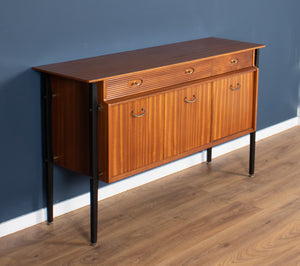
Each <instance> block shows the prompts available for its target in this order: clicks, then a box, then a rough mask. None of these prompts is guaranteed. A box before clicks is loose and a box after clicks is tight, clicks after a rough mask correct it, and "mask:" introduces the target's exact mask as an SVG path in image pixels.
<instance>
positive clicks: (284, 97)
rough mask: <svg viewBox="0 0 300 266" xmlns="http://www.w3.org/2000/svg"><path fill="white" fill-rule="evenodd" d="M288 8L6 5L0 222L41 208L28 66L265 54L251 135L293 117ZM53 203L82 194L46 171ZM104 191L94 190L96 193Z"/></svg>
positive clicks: (288, 4)
mask: <svg viewBox="0 0 300 266" xmlns="http://www.w3.org/2000/svg"><path fill="white" fill-rule="evenodd" d="M299 10H300V2H299V1H298V0H288V1H282V0H263V1H261V0H252V1H240V0H227V1H224V0H205V1H204V0H189V1H182V0H163V1H162V0H150V1H149V0H148V1H141V0H127V1H122V0H109V1H103V0H102V1H101V0H84V1H83V0H51V1H50V0H48V1H47V0H45V1H40V0H27V1H23V0H10V1H2V2H1V8H0V127H1V128H0V151H1V152H0V222H3V221H6V220H9V219H11V218H14V217H17V216H20V215H23V214H26V213H29V212H31V211H35V210H38V209H40V208H41V207H43V206H45V201H44V193H43V186H42V157H41V115H40V113H41V110H40V109H41V108H40V80H39V74H38V73H36V72H34V71H33V70H31V67H32V66H36V65H42V64H48V63H54V62H60V61H65V60H71V59H79V58H84V57H91V56H96V55H103V54H109V53H114V52H120V51H126V50H133V49H138V48H144V47H150V46H156V45H161V44H167V43H173V42H180V41H186V40H192V39H198V38H203V37H208V36H216V37H223V38H229V39H236V40H241V41H249V42H256V43H263V44H266V45H267V47H266V48H264V49H263V50H262V51H261V71H260V91H259V105H258V129H262V128H264V127H267V126H270V125H273V124H276V123H279V122H281V121H284V120H287V119H289V118H292V117H295V116H296V110H297V105H298V86H299V79H300V78H299V76H300V73H299V56H300V55H299V48H300V40H299V39H300V38H299V26H300V19H299V15H298V13H299ZM54 181H55V188H54V190H55V195H54V198H55V202H59V201H62V200H65V199H67V198H71V197H74V196H77V195H80V194H82V193H85V192H87V191H88V189H89V183H88V182H89V181H88V178H86V177H84V176H80V175H78V174H75V173H71V172H69V171H67V170H63V169H60V168H55V180H54ZM101 185H104V184H101Z"/></svg>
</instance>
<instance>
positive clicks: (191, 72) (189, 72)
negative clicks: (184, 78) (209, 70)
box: [184, 67, 195, 74]
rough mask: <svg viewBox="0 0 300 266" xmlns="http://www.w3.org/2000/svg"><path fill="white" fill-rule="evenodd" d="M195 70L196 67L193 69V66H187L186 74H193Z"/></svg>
mask: <svg viewBox="0 0 300 266" xmlns="http://www.w3.org/2000/svg"><path fill="white" fill-rule="evenodd" d="M194 71H195V69H193V68H192V67H191V68H187V69H186V70H185V72H184V73H185V74H193V73H194Z"/></svg>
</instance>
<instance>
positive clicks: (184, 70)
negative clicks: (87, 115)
mask: <svg viewBox="0 0 300 266" xmlns="http://www.w3.org/2000/svg"><path fill="white" fill-rule="evenodd" d="M252 65H253V51H245V52H239V53H233V54H228V55H223V56H220V57H216V58H211V59H205V60H197V61H191V62H189V63H184V64H179V65H173V66H168V67H163V68H156V69H151V70H146V71H140V72H137V73H134V74H128V75H123V76H119V77H115V78H110V79H107V80H106V81H105V90H104V91H105V93H104V98H105V99H106V100H110V99H116V98H119V97H124V96H128V95H132V94H137V93H141V92H145V91H149V90H155V89H159V88H163V87H168V86H172V85H175V84H181V83H184V82H188V81H192V80H197V79H201V78H206V77H210V76H214V75H219V74H222V73H226V72H230V71H234V70H239V69H242V68H245V67H249V66H252Z"/></svg>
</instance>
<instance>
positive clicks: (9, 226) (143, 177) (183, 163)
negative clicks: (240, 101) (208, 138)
mask: <svg viewBox="0 0 300 266" xmlns="http://www.w3.org/2000/svg"><path fill="white" fill-rule="evenodd" d="M299 122H300V118H299V117H295V118H292V119H289V120H286V121H284V122H281V123H279V124H276V125H273V126H270V127H268V128H265V129H262V130H259V131H257V133H256V140H257V141H259V140H262V139H264V138H267V137H270V136H272V135H275V134H277V133H280V132H282V131H284V130H287V129H289V128H292V127H294V126H297V125H300V123H299ZM247 145H249V136H244V137H241V138H238V139H235V140H232V141H230V142H227V143H224V144H222V145H219V146H216V147H214V148H213V158H216V157H218V156H220V155H223V154H226V153H228V152H231V151H234V150H236V149H239V148H241V147H244V146H247ZM205 160H206V151H203V152H199V153H196V154H193V155H191V156H188V157H185V158H182V159H180V160H177V161H174V162H171V163H168V164H165V165H162V166H160V167H157V168H154V169H151V170H149V171H146V172H143V173H140V174H137V175H135V176H132V177H129V178H126V179H124V180H121V181H119V182H116V183H112V184H110V185H107V186H104V187H101V188H99V190H98V195H99V200H103V199H106V198H108V197H111V196H114V195H117V194H119V193H121V192H124V191H126V190H129V189H132V188H135V187H138V186H141V185H143V184H146V183H149V182H151V181H154V180H157V179H160V178H162V177H164V176H167V175H170V174H173V173H175V172H178V171H181V170H184V169H186V168H189V167H191V166H194V165H196V164H199V163H202V162H204V161H205ZM89 203H90V194H89V193H86V194H83V195H80V196H77V197H75V198H72V199H69V200H66V201H63V202H59V203H56V204H55V205H54V216H59V215H62V214H65V213H67V212H70V211H74V210H76V209H79V208H81V207H84V206H87V205H89ZM44 221H46V208H43V209H40V210H38V211H35V212H32V213H29V214H25V215H22V216H20V217H17V218H14V219H11V220H8V221H6V222H3V223H1V224H0V237H3V236H5V235H9V234H12V233H14V232H17V231H19V230H22V229H25V228H28V227H30V226H33V225H36V224H38V223H41V222H44Z"/></svg>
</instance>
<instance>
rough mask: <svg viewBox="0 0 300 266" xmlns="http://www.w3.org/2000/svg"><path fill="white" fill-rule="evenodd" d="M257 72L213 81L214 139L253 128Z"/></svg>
mask: <svg viewBox="0 0 300 266" xmlns="http://www.w3.org/2000/svg"><path fill="white" fill-rule="evenodd" d="M254 75H255V72H252V73H251V72H250V73H241V74H238V75H234V76H228V77H227V78H224V79H220V80H217V81H215V82H213V92H212V95H213V96H212V98H213V100H212V104H213V109H212V120H213V122H212V141H215V140H218V139H221V138H224V137H227V136H231V135H233V134H234V133H237V132H241V131H244V130H247V129H251V128H253V110H254V106H253V103H254V100H253V99H254V92H255V85H256V84H255V83H254V81H255V78H254Z"/></svg>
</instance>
